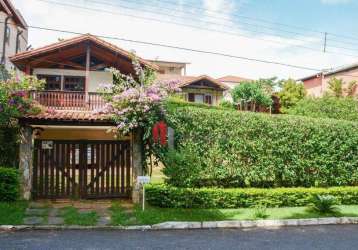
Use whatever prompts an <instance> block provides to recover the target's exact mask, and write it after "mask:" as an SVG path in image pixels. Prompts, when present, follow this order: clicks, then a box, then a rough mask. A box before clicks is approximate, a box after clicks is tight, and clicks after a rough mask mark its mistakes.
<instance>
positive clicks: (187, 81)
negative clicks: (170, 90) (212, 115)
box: [157, 74, 228, 90]
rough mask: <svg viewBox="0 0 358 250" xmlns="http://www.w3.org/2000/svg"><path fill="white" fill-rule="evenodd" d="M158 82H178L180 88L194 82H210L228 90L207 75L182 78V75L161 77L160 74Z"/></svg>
mask: <svg viewBox="0 0 358 250" xmlns="http://www.w3.org/2000/svg"><path fill="white" fill-rule="evenodd" d="M157 80H158V81H178V87H185V86H188V85H190V84H192V83H194V82H197V81H200V80H208V81H210V82H212V83H214V84H215V85H217V86H218V87H220V88H222V89H224V90H226V89H228V87H227V86H226V85H225V84H223V83H221V82H220V81H218V80H216V79H214V78H212V77H210V76H207V75H202V76H180V75H160V74H158V75H157Z"/></svg>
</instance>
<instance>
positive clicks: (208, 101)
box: [205, 95, 213, 105]
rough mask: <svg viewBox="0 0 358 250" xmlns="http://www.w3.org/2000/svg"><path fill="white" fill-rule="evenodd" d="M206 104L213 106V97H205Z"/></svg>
mask: <svg viewBox="0 0 358 250" xmlns="http://www.w3.org/2000/svg"><path fill="white" fill-rule="evenodd" d="M205 103H206V104H209V105H211V104H212V103H213V100H212V96H211V95H205Z"/></svg>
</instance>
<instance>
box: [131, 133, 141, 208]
mask: <svg viewBox="0 0 358 250" xmlns="http://www.w3.org/2000/svg"><path fill="white" fill-rule="evenodd" d="M142 133H143V131H142V130H141V129H138V130H136V131H134V132H133V135H132V168H133V172H132V173H133V188H132V201H133V203H140V202H141V201H142V187H141V186H140V185H139V184H138V183H137V176H141V175H143V142H142Z"/></svg>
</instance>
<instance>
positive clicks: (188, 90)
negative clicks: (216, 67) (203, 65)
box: [157, 74, 228, 105]
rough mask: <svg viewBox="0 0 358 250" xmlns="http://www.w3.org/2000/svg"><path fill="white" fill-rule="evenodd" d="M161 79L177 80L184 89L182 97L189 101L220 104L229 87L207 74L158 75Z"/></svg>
mask: <svg viewBox="0 0 358 250" xmlns="http://www.w3.org/2000/svg"><path fill="white" fill-rule="evenodd" d="M157 79H158V80H159V81H176V82H177V84H178V86H179V87H180V88H181V90H182V93H181V95H182V97H183V99H184V100H186V101H188V102H195V103H206V104H208V105H219V103H220V102H221V100H222V99H223V96H224V92H225V91H226V90H228V87H227V86H226V85H224V84H222V83H221V82H219V81H217V80H215V79H214V78H211V77H210V76H207V75H202V76H180V75H178V76H175V75H161V74H159V75H158V76H157Z"/></svg>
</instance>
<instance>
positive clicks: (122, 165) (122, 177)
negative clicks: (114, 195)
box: [121, 143, 125, 194]
mask: <svg viewBox="0 0 358 250" xmlns="http://www.w3.org/2000/svg"><path fill="white" fill-rule="evenodd" d="M121 147H122V150H121V194H124V193H125V191H124V164H125V162H124V160H125V159H124V149H125V147H124V145H123V143H121Z"/></svg>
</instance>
